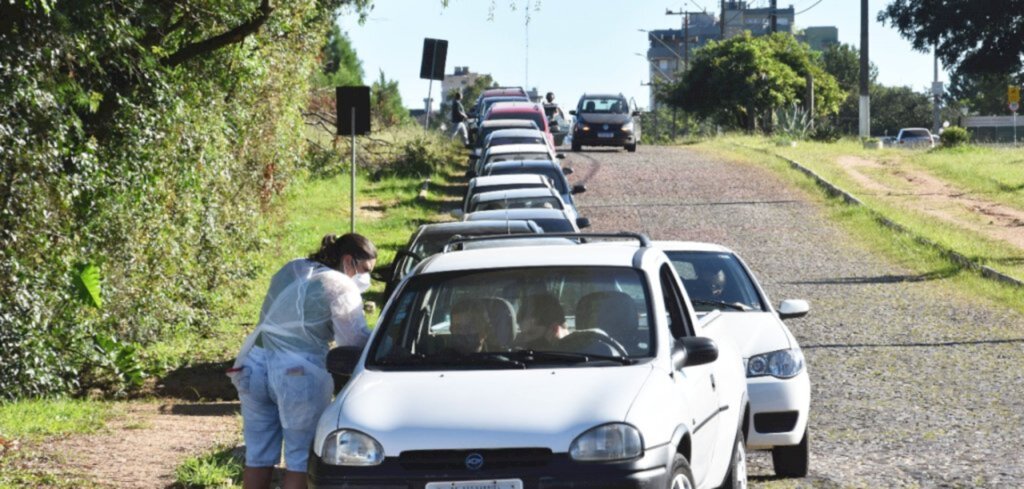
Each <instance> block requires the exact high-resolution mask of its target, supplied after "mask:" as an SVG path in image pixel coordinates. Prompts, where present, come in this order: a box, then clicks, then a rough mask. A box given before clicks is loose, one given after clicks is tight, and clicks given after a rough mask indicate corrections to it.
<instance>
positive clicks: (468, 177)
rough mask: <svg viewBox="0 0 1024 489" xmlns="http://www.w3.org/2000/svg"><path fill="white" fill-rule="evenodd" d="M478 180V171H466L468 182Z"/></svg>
mask: <svg viewBox="0 0 1024 489" xmlns="http://www.w3.org/2000/svg"><path fill="white" fill-rule="evenodd" d="M470 178H476V170H466V180H469V179H470Z"/></svg>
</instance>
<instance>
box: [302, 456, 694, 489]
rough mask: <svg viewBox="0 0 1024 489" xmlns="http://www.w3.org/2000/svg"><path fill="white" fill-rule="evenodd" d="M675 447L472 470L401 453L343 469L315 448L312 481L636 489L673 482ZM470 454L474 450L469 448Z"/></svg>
mask: <svg viewBox="0 0 1024 489" xmlns="http://www.w3.org/2000/svg"><path fill="white" fill-rule="evenodd" d="M672 448H673V447H671V446H670V445H662V446H660V447H654V448H648V449H647V450H646V451H645V452H644V455H643V456H642V457H641V458H639V459H636V460H632V461H628V462H614V463H597V462H589V463H586V462H576V461H573V460H572V459H570V458H569V455H568V454H566V453H556V454H552V455H551V457H550V459H549V460H547V461H546V462H545V463H543V464H540V465H535V466H526V467H505V468H496V469H488V468H487V467H486V466H485V467H484V468H483V469H480V470H476V471H470V470H469V469H464V468H460V469H409V468H406V467H403V466H402V464H401V463H400V462H399V460H398V459H397V458H396V457H388V458H386V459H385V460H384V462H383V463H382V464H380V465H378V466H375V467H339V466H335V465H327V464H324V463H323V462H321V461H320V457H317V456H316V454H315V453H313V452H312V451H311V452H310V456H309V473H308V476H309V477H308V482H309V487H310V488H312V489H324V488H338V489H341V488H345V489H364V488H365V489H368V488H375V489H424V487H425V486H426V484H427V483H428V482H450V481H467V480H496V479H521V480H522V481H523V489H573V488H595V489H602V488H607V489H620V488H621V489H631V488H637V489H640V488H644V489H647V488H659V489H660V488H664V487H667V486H668V480H669V477H670V474H669V468H670V464H671V463H672V456H673V455H674V454H675V451H674V450H673V449H672ZM466 452H467V453H469V452H472V450H466Z"/></svg>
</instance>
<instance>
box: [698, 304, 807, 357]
mask: <svg viewBox="0 0 1024 489" xmlns="http://www.w3.org/2000/svg"><path fill="white" fill-rule="evenodd" d="M708 327H709V328H721V331H722V332H723V334H724V335H726V336H728V337H730V338H733V339H734V340H735V342H736V348H737V350H739V353H740V355H742V356H743V358H750V357H751V356H754V355H758V354H760V353H767V352H771V351H776V350H785V349H787V348H792V347H793V346H796V342H795V341H791V339H790V334H789V332H788V331H787V329H786V327H785V325H784V324H782V321H781V320H779V318H778V316H776V315H775V314H774V313H770V312H749V311H748V312H739V311H735V312H728V311H722V316H721V317H720V318H718V320H716V321H714V322H712V323H711V324H710V325H709V326H708Z"/></svg>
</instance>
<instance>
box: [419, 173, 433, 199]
mask: <svg viewBox="0 0 1024 489" xmlns="http://www.w3.org/2000/svg"><path fill="white" fill-rule="evenodd" d="M429 186H430V177H427V179H426V180H424V181H423V185H420V193H418V194H416V198H417V199H419V200H426V198H427V187H429Z"/></svg>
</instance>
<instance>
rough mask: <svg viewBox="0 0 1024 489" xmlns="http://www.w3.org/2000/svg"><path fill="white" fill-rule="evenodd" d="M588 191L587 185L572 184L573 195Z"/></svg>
mask: <svg viewBox="0 0 1024 489" xmlns="http://www.w3.org/2000/svg"><path fill="white" fill-rule="evenodd" d="M586 191H587V187H586V185H573V186H572V193H573V195H575V194H582V193H583V192H586Z"/></svg>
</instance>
